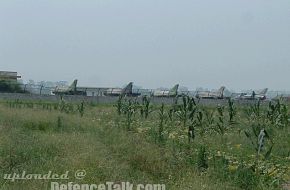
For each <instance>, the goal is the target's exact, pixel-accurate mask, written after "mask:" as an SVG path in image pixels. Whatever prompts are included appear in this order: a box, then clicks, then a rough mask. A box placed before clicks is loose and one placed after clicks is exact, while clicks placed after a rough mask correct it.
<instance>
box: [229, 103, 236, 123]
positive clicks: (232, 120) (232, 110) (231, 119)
mask: <svg viewBox="0 0 290 190" xmlns="http://www.w3.org/2000/svg"><path fill="white" fill-rule="evenodd" d="M228 106H229V107H228V112H229V123H230V124H234V123H235V116H236V115H237V109H236V107H235V105H234V101H233V100H232V99H229V100H228Z"/></svg>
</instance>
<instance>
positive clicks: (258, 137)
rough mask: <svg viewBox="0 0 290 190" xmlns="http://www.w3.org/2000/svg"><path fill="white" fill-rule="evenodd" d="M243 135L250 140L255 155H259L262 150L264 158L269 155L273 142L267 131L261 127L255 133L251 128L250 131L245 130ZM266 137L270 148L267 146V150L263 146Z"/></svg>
mask: <svg viewBox="0 0 290 190" xmlns="http://www.w3.org/2000/svg"><path fill="white" fill-rule="evenodd" d="M245 135H246V137H247V138H248V139H249V141H250V142H251V144H252V146H253V148H254V149H255V151H256V154H257V157H258V156H260V155H261V153H262V152H265V154H264V157H265V158H269V157H270V154H271V152H272V149H273V146H274V144H273V141H272V139H271V138H270V135H269V134H268V132H267V131H266V130H265V129H264V128H262V129H261V130H260V132H259V133H257V132H256V131H255V130H254V129H253V128H252V132H251V131H245ZM266 139H268V144H270V148H268V150H267V151H266V148H265V146H266V142H265V141H266Z"/></svg>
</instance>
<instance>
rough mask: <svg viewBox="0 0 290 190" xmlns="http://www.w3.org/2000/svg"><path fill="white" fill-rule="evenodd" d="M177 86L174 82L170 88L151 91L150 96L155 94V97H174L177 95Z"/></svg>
mask: <svg viewBox="0 0 290 190" xmlns="http://www.w3.org/2000/svg"><path fill="white" fill-rule="evenodd" d="M178 87H179V84H176V85H175V86H174V87H173V88H172V89H170V90H155V91H154V92H153V94H152V96H155V97H176V96H178Z"/></svg>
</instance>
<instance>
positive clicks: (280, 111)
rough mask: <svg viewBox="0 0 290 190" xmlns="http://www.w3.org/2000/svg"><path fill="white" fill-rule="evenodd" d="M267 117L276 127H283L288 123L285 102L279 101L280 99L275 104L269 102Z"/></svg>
mask: <svg viewBox="0 0 290 190" xmlns="http://www.w3.org/2000/svg"><path fill="white" fill-rule="evenodd" d="M267 119H268V120H269V121H270V123H271V124H273V125H275V126H277V127H278V128H284V127H286V126H288V124H289V115H288V108H287V106H286V105H285V104H283V103H281V102H280V100H278V101H277V103H276V104H273V103H272V102H270V103H269V106H268V111H267Z"/></svg>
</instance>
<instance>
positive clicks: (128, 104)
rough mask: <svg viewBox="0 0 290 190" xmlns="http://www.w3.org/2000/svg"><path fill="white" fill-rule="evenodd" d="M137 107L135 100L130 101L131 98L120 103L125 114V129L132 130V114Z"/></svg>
mask: <svg viewBox="0 0 290 190" xmlns="http://www.w3.org/2000/svg"><path fill="white" fill-rule="evenodd" d="M137 107H138V105H137V102H132V100H128V101H125V102H124V103H123V105H122V110H123V112H124V115H125V116H126V127H127V130H132V122H133V116H134V114H135V113H136V110H137Z"/></svg>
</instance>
